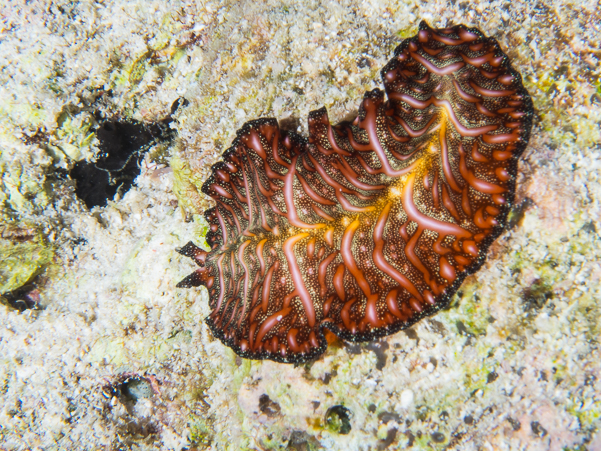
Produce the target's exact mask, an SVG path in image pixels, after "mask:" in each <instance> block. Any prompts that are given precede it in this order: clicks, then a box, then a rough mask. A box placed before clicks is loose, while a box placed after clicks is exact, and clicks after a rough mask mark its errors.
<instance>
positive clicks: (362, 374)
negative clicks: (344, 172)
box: [0, 0, 601, 451]
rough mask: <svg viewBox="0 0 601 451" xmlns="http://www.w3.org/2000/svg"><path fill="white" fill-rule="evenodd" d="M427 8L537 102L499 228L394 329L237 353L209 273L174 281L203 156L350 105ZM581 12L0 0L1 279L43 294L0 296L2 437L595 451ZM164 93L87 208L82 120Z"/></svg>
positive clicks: (594, 12) (473, 5)
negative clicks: (323, 347)
mask: <svg viewBox="0 0 601 451" xmlns="http://www.w3.org/2000/svg"><path fill="white" fill-rule="evenodd" d="M422 19H425V20H427V21H428V22H429V23H430V24H431V25H433V26H437V27H442V26H446V25H449V24H456V23H464V24H467V25H470V26H477V27H479V28H480V29H481V30H482V31H483V32H484V33H485V34H487V35H489V36H494V37H495V38H496V39H497V40H498V41H499V42H500V44H501V46H502V48H503V49H505V51H506V52H507V54H508V55H509V57H510V58H511V60H512V63H513V66H514V67H515V68H516V69H517V70H518V71H520V72H521V73H522V75H523V77H524V83H525V85H526V87H527V89H528V90H529V91H530V93H531V95H532V97H533V100H534V105H535V108H536V121H535V125H534V129H533V132H532V138H531V141H530V145H529V147H528V149H527V151H526V152H525V154H524V156H523V158H522V160H521V162H520V166H519V180H518V184H519V188H518V192H517V199H516V200H517V202H518V203H521V202H522V201H525V203H522V204H520V205H521V206H522V208H521V209H519V211H516V212H515V216H514V217H515V219H516V220H515V221H514V222H515V224H514V226H513V228H511V230H508V231H506V232H505V233H504V234H503V235H502V236H501V237H500V238H499V239H498V240H497V242H496V243H495V244H494V245H493V247H492V248H491V250H490V252H489V256H488V259H487V262H486V264H485V265H484V267H483V268H482V269H481V270H480V271H479V272H477V273H476V274H474V275H472V276H470V277H469V278H468V279H467V280H466V281H465V283H464V285H463V286H462V288H461V290H460V292H459V293H458V295H457V296H456V299H455V301H454V302H453V305H452V306H451V308H449V309H448V310H445V311H442V312H440V313H438V314H437V315H435V316H434V317H431V318H430V319H427V320H422V321H421V322H420V323H418V324H417V325H415V326H414V327H412V328H411V329H410V330H408V331H406V332H399V333H397V334H395V335H392V336H390V337H387V338H386V339H384V340H382V341H381V342H380V343H375V344H374V343H372V344H369V343H366V344H361V345H353V346H349V345H346V344H344V343H339V344H338V345H335V346H331V347H330V348H329V349H328V351H327V352H326V353H325V354H324V356H323V357H322V358H320V359H319V360H317V361H316V362H314V363H312V364H308V365H302V366H297V367H295V366H293V365H285V364H278V363H273V362H270V361H247V360H243V359H240V358H237V357H236V355H235V354H234V353H233V352H232V351H231V350H230V349H229V348H227V347H224V346H223V345H222V344H221V343H220V342H219V341H218V340H215V339H214V338H213V337H212V336H211V333H210V332H209V331H208V329H207V327H206V326H205V325H204V324H203V318H204V317H205V316H206V315H207V314H208V306H207V295H206V293H205V292H204V291H203V290H204V289H202V290H201V289H195V290H184V289H176V288H175V285H176V283H177V282H178V281H179V280H181V279H182V278H183V277H184V276H185V275H187V274H188V273H190V272H191V271H192V269H193V265H192V263H191V262H190V260H188V259H185V258H184V257H182V256H180V255H179V254H177V253H176V252H175V249H176V247H178V246H181V245H183V244H185V243H186V242H187V241H189V240H191V239H192V240H194V241H195V242H197V243H200V242H202V238H201V234H202V233H203V230H204V222H203V219H202V218H201V216H200V215H199V214H200V213H201V212H202V211H203V210H204V209H205V208H206V207H207V206H208V205H210V203H209V202H208V201H207V199H206V198H205V197H204V195H202V194H201V193H200V192H199V187H200V185H201V184H202V182H203V180H204V178H205V177H206V175H207V173H208V170H209V167H210V165H211V164H213V163H214V162H216V161H217V160H218V159H219V156H220V154H221V153H222V152H223V150H225V149H226V148H227V146H228V145H229V143H230V142H231V141H232V139H233V137H234V136H235V132H236V130H237V129H238V128H239V127H240V126H241V125H242V124H243V123H244V122H245V121H247V120H250V119H254V118H258V117H265V116H269V117H277V118H278V119H287V120H288V121H289V122H290V121H300V122H299V124H300V125H299V127H300V130H301V131H302V132H303V133H306V117H307V114H308V112H309V111H311V110H314V109H317V108H319V107H321V106H322V105H325V106H326V107H327V108H328V111H329V114H330V118H331V120H332V122H338V121H340V120H342V119H343V118H344V117H346V116H347V115H349V114H352V113H353V112H355V111H356V108H357V107H358V105H359V103H360V100H361V98H362V95H363V92H364V91H366V90H369V89H373V88H374V87H376V86H381V85H380V79H379V70H380V69H381V68H382V67H383V66H384V64H385V62H386V61H387V60H388V59H389V58H390V57H391V55H392V51H393V49H394V48H395V47H396V46H397V45H398V44H399V43H400V42H401V41H402V39H403V38H404V37H408V36H412V35H413V34H414V33H415V31H416V29H417V26H418V23H419V21H420V20H422ZM600 21H601V11H600V7H599V4H598V2H596V1H595V0H585V1H580V0H578V1H569V0H561V1H551V0H547V1H540V2H536V1H524V0H512V1H505V0H497V1H491V2H486V1H482V2H478V1H463V0H454V1H449V2H444V1H414V0H409V1H399V2H393V1H390V2H389V1H379V2H378V1H372V2H368V1H355V2H351V1H343V2H325V1H324V2H318V1H297V2H294V1H283V2H278V1H241V2H238V1H232V2H227V3H219V2H210V1H207V2H201V1H198V2H191V1H187V2H186V1H170V2H165V1H151V0H130V1H127V0H105V1H102V0H98V1H85V0H82V1H77V2H71V1H49V0H48V1H44V0H38V1H25V0H9V1H8V2H3V4H2V6H0V167H1V168H2V175H1V177H2V180H1V184H0V187H1V192H0V202H1V205H2V207H1V208H2V210H1V212H0V222H1V229H2V230H1V232H2V235H1V236H2V239H1V240H0V254H1V258H2V262H1V263H0V265H1V268H0V277H1V280H0V282H1V286H0V291H2V292H7V293H12V292H14V290H16V289H18V288H19V287H21V286H22V285H27V284H29V283H31V282H32V281H33V283H34V285H32V287H33V288H31V289H30V291H29V292H28V293H27V296H29V298H30V299H33V300H34V301H37V302H38V304H39V308H38V309H28V310H25V311H24V312H20V311H19V310H17V309H15V308H13V307H11V306H10V305H9V304H10V303H9V302H8V301H7V300H6V299H5V304H3V305H0V449H2V450H75V449H77V450H129V449H133V450H146V449H148V450H150V449H157V450H168V449H174V450H182V449H190V450H192V449H198V450H201V449H215V450H221V449H229V450H245V449H249V450H250V449H252V450H268V449H293V450H317V449H331V450H382V449H416V450H417V449H419V450H422V449H424V450H429V449H432V450H443V449H454V450H558V451H559V450H574V451H575V450H589V451H592V450H601V427H600V426H601V420H600V415H601V352H600V350H599V334H600V331H601V322H600V319H601V307H600V305H599V298H600V297H601V289H600V287H601V246H600V237H599V232H600V231H601V223H600V219H601V217H600V215H601V208H600V204H599V202H600V199H601V184H600V180H599V178H600V177H599V175H600V169H601V144H600V142H601V131H600V121H601V85H600V83H601V82H600V76H601V69H600V67H601V64H600V62H599V60H600V59H601V47H600V44H599V42H600V40H599V37H600V36H601V26H600ZM180 97H183V98H185V99H186V100H187V101H188V104H187V105H185V106H183V105H182V106H181V107H180V108H179V109H178V110H177V111H176V112H175V113H174V115H173V118H174V120H173V122H171V125H170V126H171V128H173V129H174V131H175V132H176V135H175V138H174V139H173V140H172V141H165V142H160V143H157V144H156V145H154V148H153V149H151V150H150V152H149V153H148V156H147V157H146V159H145V160H144V162H143V164H142V171H141V174H140V176H139V177H138V178H137V180H136V186H135V187H133V188H132V189H131V190H130V191H129V192H127V193H126V194H125V195H124V196H123V197H122V198H121V199H115V200H114V201H111V202H109V204H108V206H106V207H102V208H99V207H96V208H94V209H92V210H91V211H90V210H88V209H87V208H86V206H85V204H84V203H83V202H82V201H81V200H79V199H78V198H77V197H76V196H75V191H74V184H73V182H72V181H70V179H69V177H66V176H65V175H64V174H65V172H64V169H68V168H70V167H71V166H72V165H73V164H74V163H75V162H76V161H80V160H84V159H88V160H89V159H93V158H94V156H95V154H96V153H97V152H98V139H97V136H96V135H95V133H96V130H97V127H98V122H97V118H98V117H100V116H101V115H102V116H104V117H107V118H116V119H119V120H137V121H141V122H144V123H152V122H156V121H159V120H161V119H164V118H165V117H166V116H168V115H169V113H170V110H171V106H172V104H173V103H174V101H175V100H177V99H178V98H180ZM61 168H62V169H61ZM27 286H28V285H27ZM132 378H133V380H137V381H138V387H137V388H138V389H137V391H136V390H134V388H135V387H133V386H131V393H129V395H128V396H125V395H124V394H123V390H120V388H122V387H123V385H120V384H122V383H123V382H124V381H127V380H128V379H129V380H132ZM136 378H137V379H136ZM111 387H112V388H111ZM337 405H343V406H344V407H345V408H346V409H348V410H347V411H348V416H349V419H348V421H347V422H346V423H345V422H344V421H342V420H341V418H340V417H336V416H332V414H330V415H329V417H328V418H329V421H327V419H326V412H327V411H328V409H330V408H332V407H334V406H337ZM330 412H331V411H330ZM337 419H338V420H337ZM349 427H350V430H349ZM345 432H348V433H345Z"/></svg>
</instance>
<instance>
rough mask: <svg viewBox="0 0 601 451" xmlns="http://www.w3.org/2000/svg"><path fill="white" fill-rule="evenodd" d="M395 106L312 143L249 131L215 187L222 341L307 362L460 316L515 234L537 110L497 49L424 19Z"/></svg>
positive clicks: (390, 90) (206, 260) (312, 132)
mask: <svg viewBox="0 0 601 451" xmlns="http://www.w3.org/2000/svg"><path fill="white" fill-rule="evenodd" d="M382 78H383V80H384V86H385V90H386V95H387V97H388V100H386V99H385V97H384V93H383V92H382V91H380V90H378V89H376V90H374V91H371V92H368V93H366V94H365V98H364V100H363V102H362V104H361V106H360V109H359V115H358V117H357V118H356V119H355V120H354V121H352V122H344V123H341V124H338V125H335V126H332V125H330V123H329V121H328V116H327V113H326V110H325V108H322V109H320V110H317V111H313V112H312V113H311V114H310V115H309V139H308V140H306V139H305V138H303V137H301V136H299V135H297V134H295V133H292V132H286V131H283V130H280V129H279V127H278V124H277V121H276V120H275V119H259V120H256V121H252V122H249V123H247V124H245V125H244V127H243V128H242V129H241V130H239V131H238V138H237V139H236V140H235V141H234V143H233V146H232V147H231V148H230V149H229V150H228V151H226V152H225V154H224V156H223V162H220V163H218V164H216V165H215V166H214V167H213V173H212V175H211V176H210V178H209V179H208V180H207V182H206V183H205V184H204V186H203V192H205V193H206V194H207V195H209V196H211V197H212V198H213V199H215V201H216V206H215V207H214V208H211V209H210V210H208V211H207V212H206V214H205V216H206V218H207V220H208V222H209V225H210V230H209V232H208V233H207V237H206V238H207V242H208V243H209V245H210V246H211V251H210V252H208V253H207V252H205V251H202V250H200V249H198V248H197V247H196V246H194V245H193V244H192V243H189V244H187V245H186V246H185V247H184V248H183V249H181V250H180V252H181V253H183V254H184V255H188V256H190V257H192V258H194V259H195V260H196V262H197V263H198V264H199V266H200V269H198V270H196V272H194V273H193V274H191V275H190V276H189V277H187V278H186V279H184V280H183V281H182V282H181V283H180V284H179V286H180V287H190V286H199V285H204V286H206V287H207V289H208V290H209V296H210V301H209V304H210V307H211V309H212V313H211V314H210V316H209V317H208V318H207V323H208V325H209V326H210V328H211V330H212V331H213V333H214V334H215V336H217V337H218V338H219V339H221V340H222V341H223V342H224V343H225V344H226V345H228V346H230V347H231V348H233V349H234V350H235V351H236V352H237V353H238V354H239V355H241V356H243V357H247V358H260V359H263V358H268V359H272V360H277V361H281V362H299V361H304V360H308V359H311V358H314V357H316V356H318V355H319V354H321V353H322V352H324V350H325V348H326V346H327V343H326V340H325V337H324V328H327V329H329V330H331V331H332V332H334V333H335V334H337V335H338V336H340V337H342V338H344V339H347V340H352V341H360V340H361V341H363V340H371V339H373V338H374V337H379V336H383V335H388V334H391V333H394V332H396V331H398V330H400V329H403V328H405V327H408V326H409V325H411V324H413V323H415V322H416V321H418V320H419V319H420V318H423V317H424V316H426V315H430V314H432V313H433V312H435V311H437V310H439V309H440V308H441V307H444V306H445V305H446V304H447V303H448V301H449V298H450V297H451V296H452V295H453V294H454V293H455V291H456V290H457V289H458V288H459V286H460V284H461V282H462V281H463V279H464V278H465V276H466V275H467V274H469V273H471V272H473V271H475V270H476V269H477V268H479V267H480V266H481V264H482V262H483V260H484V258H485V255H486V250H487V248H488V247H489V245H490V244H491V243H492V241H493V240H494V239H495V238H496V237H497V236H498V235H499V234H500V233H501V231H502V230H503V226H504V224H505V220H506V217H507V212H508V210H509V207H510V204H511V202H512V201H513V195H514V190H515V176H516V172H517V160H518V157H519V156H520V154H521V153H522V151H523V150H524V148H525V146H526V144H527V142H528V138H529V134H530V129H531V126H532V102H531V99H530V96H529V95H528V93H527V92H526V90H525V89H524V87H523V86H522V83H521V77H520V75H519V74H518V73H517V72H516V71H515V70H513V69H512V68H511V65H510V64H509V61H508V58H507V56H506V55H505V54H504V53H503V52H502V51H501V50H500V48H499V46H498V44H497V42H496V41H495V40H494V39H491V38H486V37H485V36H484V35H482V33H480V32H479V31H478V30H476V29H468V28H465V27H463V26H456V27H453V28H448V29H443V30H433V29H431V28H429V27H428V26H427V25H426V24H425V23H423V22H422V24H421V25H420V31H419V33H418V34H417V36H415V37H413V38H410V39H407V40H405V41H404V42H403V43H402V44H401V45H400V46H399V47H398V48H397V49H396V50H395V56H394V58H393V59H392V60H391V61H390V62H389V63H388V64H387V65H386V67H384V69H383V70H382Z"/></svg>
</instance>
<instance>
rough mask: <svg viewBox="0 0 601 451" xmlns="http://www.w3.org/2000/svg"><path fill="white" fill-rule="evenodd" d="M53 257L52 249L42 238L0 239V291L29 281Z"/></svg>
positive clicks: (5, 291) (9, 290) (11, 289)
mask: <svg viewBox="0 0 601 451" xmlns="http://www.w3.org/2000/svg"><path fill="white" fill-rule="evenodd" d="M53 259H54V249H53V248H52V247H51V246H48V245H47V244H46V243H45V242H44V241H43V240H42V239H38V240H35V241H31V242H26V243H12V242H11V241H9V240H0V261H2V265H0V293H8V292H11V291H13V290H16V289H17V288H20V287H22V286H23V285H25V284H27V283H28V282H30V281H31V280H32V279H33V278H34V277H35V276H37V275H38V274H40V273H41V272H42V271H43V270H44V269H45V268H46V267H47V266H48V265H49V264H50V263H52V261H53Z"/></svg>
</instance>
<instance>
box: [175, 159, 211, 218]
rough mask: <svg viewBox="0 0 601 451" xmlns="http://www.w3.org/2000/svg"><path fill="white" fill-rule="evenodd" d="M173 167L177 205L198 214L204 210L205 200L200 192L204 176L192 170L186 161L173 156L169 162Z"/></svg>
mask: <svg viewBox="0 0 601 451" xmlns="http://www.w3.org/2000/svg"><path fill="white" fill-rule="evenodd" d="M169 165H170V166H171V169H173V193H174V194H175V196H176V197H177V201H178V202H179V205H180V206H181V207H182V208H183V209H184V210H185V211H186V212H190V213H195V214H200V213H202V212H203V211H204V209H205V208H204V207H205V206H208V205H205V204H207V202H206V201H205V200H204V196H203V195H202V194H201V188H202V185H203V183H204V177H203V176H202V175H201V174H200V173H199V172H196V171H194V170H193V169H192V168H191V167H190V164H189V163H188V162H187V161H184V160H182V159H181V158H179V157H177V156H174V157H173V158H171V161H170V162H169Z"/></svg>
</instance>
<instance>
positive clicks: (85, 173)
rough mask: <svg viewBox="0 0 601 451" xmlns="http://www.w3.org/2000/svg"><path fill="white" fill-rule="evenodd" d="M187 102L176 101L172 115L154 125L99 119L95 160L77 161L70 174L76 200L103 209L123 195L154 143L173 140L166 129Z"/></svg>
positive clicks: (168, 129)
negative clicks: (74, 186)
mask: <svg viewBox="0 0 601 451" xmlns="http://www.w3.org/2000/svg"><path fill="white" fill-rule="evenodd" d="M187 103H188V102H187V100H186V99H183V98H179V99H177V100H176V101H175V102H174V103H173V105H172V106H171V114H170V115H169V116H167V117H166V118H165V119H163V120H161V121H157V122H154V123H142V122H139V121H135V120H118V119H115V118H113V119H103V118H102V117H99V118H98V121H99V125H98V128H97V129H96V138H97V139H98V141H99V145H98V148H99V150H100V151H99V152H98V155H97V158H96V161H85V160H82V161H79V162H77V163H76V164H75V165H74V166H73V168H72V169H71V171H70V172H69V175H70V177H71V178H72V179H73V180H74V181H75V182H76V188H75V194H76V195H77V197H79V198H80V199H81V200H82V201H84V203H85V204H86V206H87V207H88V208H90V209H91V208H93V207H103V206H105V205H106V204H107V201H108V200H110V199H114V198H115V196H116V195H117V194H119V196H120V197H121V196H123V195H124V194H125V193H126V192H127V191H128V190H129V189H130V188H131V187H132V185H133V183H134V180H135V178H136V177H137V176H138V175H139V174H140V162H141V161H142V159H143V158H144V154H145V153H146V151H148V149H150V147H151V146H153V145H154V144H156V143H159V142H170V141H171V140H173V138H174V137H175V132H174V130H173V129H171V128H170V126H169V125H170V124H171V122H173V120H174V119H173V117H172V115H173V114H174V113H175V112H176V111H177V109H178V108H179V107H181V106H185V105H187Z"/></svg>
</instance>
